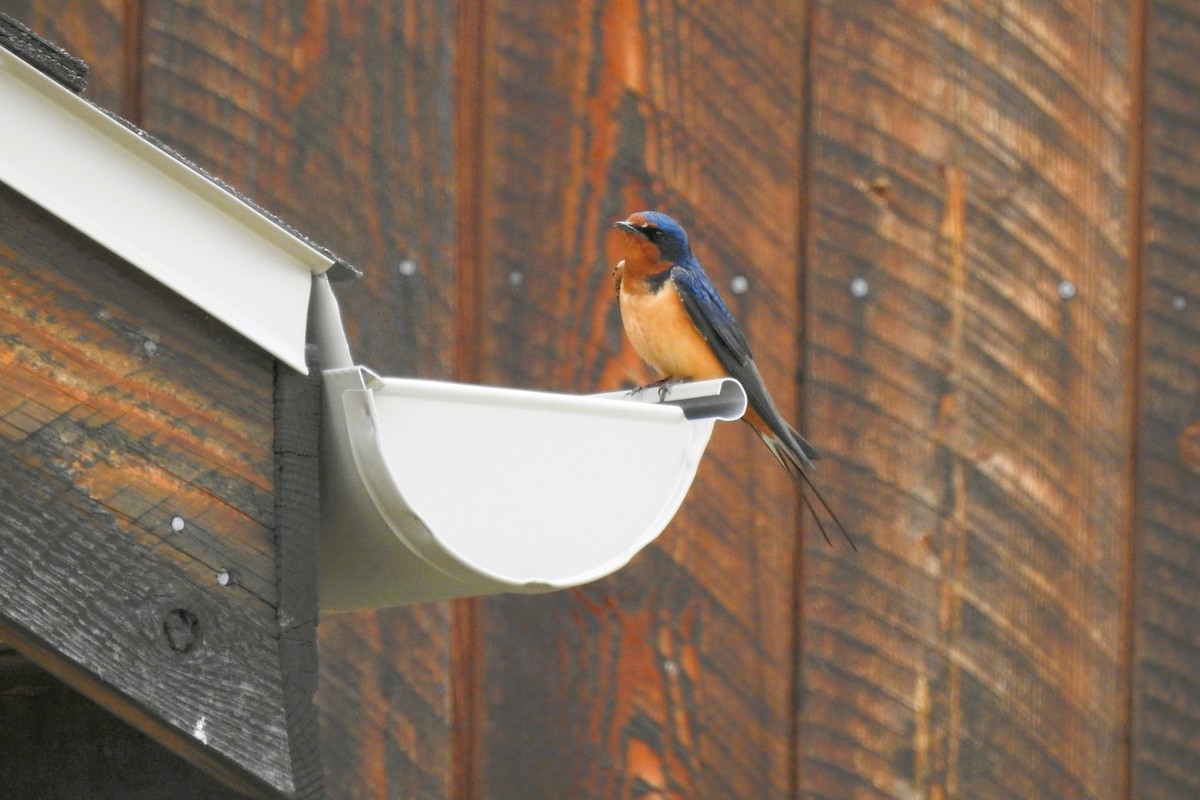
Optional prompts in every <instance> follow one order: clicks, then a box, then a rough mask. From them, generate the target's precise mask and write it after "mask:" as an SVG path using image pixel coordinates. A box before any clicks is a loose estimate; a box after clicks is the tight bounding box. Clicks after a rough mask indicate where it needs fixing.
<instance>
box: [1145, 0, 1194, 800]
mask: <svg viewBox="0 0 1200 800" xmlns="http://www.w3.org/2000/svg"><path fill="white" fill-rule="evenodd" d="M1146 51H1147V72H1146V126H1145V152H1144V170H1145V172H1144V175H1145V189H1144V198H1145V201H1144V202H1145V210H1144V217H1143V233H1144V237H1143V249H1142V267H1143V282H1142V294H1141V298H1142V302H1141V309H1140V320H1141V370H1140V375H1139V379H1138V380H1139V412H1140V413H1139V418H1138V453H1137V455H1138V472H1137V475H1138V486H1137V490H1138V506H1137V516H1136V525H1137V528H1136V533H1137V542H1138V558H1137V559H1136V561H1135V566H1136V570H1137V572H1136V584H1135V587H1136V597H1135V603H1134V609H1135V615H1134V659H1135V660H1134V665H1133V669H1134V717H1133V780H1132V784H1133V792H1132V796H1134V797H1137V798H1146V800H1160V799H1161V800H1166V798H1177V797H1194V796H1200V758H1198V757H1197V753H1198V752H1200V699H1198V698H1200V588H1198V583H1197V579H1196V575H1197V574H1198V573H1200V347H1198V346H1197V343H1200V272H1198V271H1197V269H1196V264H1197V260H1198V259H1200V166H1198V164H1197V161H1196V153H1197V152H1200V9H1197V7H1196V5H1195V4H1194V3H1187V2H1174V1H1172V0H1162V1H1160V2H1154V3H1152V4H1151V7H1150V14H1149V26H1148V29H1147V41H1146Z"/></svg>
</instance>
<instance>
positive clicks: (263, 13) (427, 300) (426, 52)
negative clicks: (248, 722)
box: [144, 0, 456, 800]
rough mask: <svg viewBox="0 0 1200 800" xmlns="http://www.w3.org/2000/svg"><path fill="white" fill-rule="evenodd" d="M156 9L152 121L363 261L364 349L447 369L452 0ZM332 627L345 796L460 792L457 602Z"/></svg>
mask: <svg viewBox="0 0 1200 800" xmlns="http://www.w3.org/2000/svg"><path fill="white" fill-rule="evenodd" d="M145 25H146V33H145V48H146V65H145V75H144V87H145V127H146V128H147V129H148V130H150V131H151V132H152V133H154V134H155V135H158V136H160V137H162V138H163V139H165V140H166V141H167V142H168V143H170V144H171V145H172V146H174V147H177V148H178V149H179V150H180V151H181V152H182V153H183V154H184V155H185V156H187V157H189V158H191V159H194V160H195V161H196V162H197V163H199V164H200V165H201V166H203V167H205V168H207V169H209V170H211V171H212V172H213V173H214V174H216V175H219V176H221V178H222V179H224V180H227V181H229V182H230V183H231V184H233V185H234V186H235V187H237V188H239V189H241V190H243V191H245V192H247V193H248V194H249V195H250V196H251V197H253V198H254V199H256V200H257V201H259V202H261V203H262V204H263V205H264V206H266V207H267V208H269V209H271V210H272V211H274V212H276V213H278V214H280V215H281V216H282V217H284V218H285V219H286V220H287V221H288V222H290V223H292V224H293V225H295V226H296V227H297V228H299V229H300V230H303V231H304V233H305V234H306V235H308V236H311V237H312V238H313V239H314V240H315V241H317V242H319V243H321V244H322V245H325V246H327V247H329V248H331V249H333V250H334V251H335V252H337V253H338V255H339V256H341V257H343V258H345V259H346V260H347V261H349V262H350V263H353V264H355V265H357V266H359V267H361V268H362V269H363V270H364V272H365V276H364V278H363V279H362V280H360V281H356V282H353V283H349V284H341V285H339V286H338V287H337V292H338V295H339V300H340V301H341V305H342V312H343V317H344V319H345V322H346V329H347V332H348V334H349V336H350V340H351V345H352V349H353V352H354V354H355V356H356V357H357V358H358V359H359V360H360V361H361V362H362V363H365V364H368V365H370V366H371V367H373V368H375V369H376V370H378V371H380V372H381V373H384V374H390V375H419V376H422V377H447V376H449V375H450V374H451V372H452V369H453V348H452V340H453V335H454V313H455V301H454V298H455V295H454V285H455V279H456V266H455V238H454V231H455V199H454V187H453V178H454V164H453V159H454V157H455V150H454V146H453V145H454V131H453V123H452V109H453V105H452V103H453V97H452V92H451V82H452V64H453V59H454V56H455V38H456V31H455V16H454V6H453V4H452V3H450V2H448V1H447V0H411V1H410V0H394V1H393V2H385V3H366V2H351V3H329V2H321V1H318V0H293V1H292V2H280V3H266V4H246V3H237V2H232V1H228V2H217V3H212V2H186V1H185V2H166V0H161V1H160V0H147V1H146V3H145ZM318 633H319V643H320V648H319V649H320V672H321V674H320V687H319V690H318V704H319V706H320V708H321V720H320V723H321V747H322V756H323V761H324V766H325V772H326V776H325V784H326V788H327V791H328V793H329V795H330V796H331V797H338V798H342V797H345V798H379V799H380V800H382V799H383V798H391V797H411V798H438V800H440V799H441V798H444V797H446V796H447V794H448V788H447V787H448V786H449V782H450V754H449V735H450V733H449V732H450V718H449V714H450V708H449V702H450V700H449V675H448V672H449V670H448V663H449V651H448V648H449V612H448V610H447V607H446V606H445V605H430V606H422V607H416V608H410V609H391V610H387V611H381V612H378V613H374V612H368V613H359V614H350V615H343V616H339V617H329V618H326V619H323V620H322V621H321V624H320V626H319V628H318Z"/></svg>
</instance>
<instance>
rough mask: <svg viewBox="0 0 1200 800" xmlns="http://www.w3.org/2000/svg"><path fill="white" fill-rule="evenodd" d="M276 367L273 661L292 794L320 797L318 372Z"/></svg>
mask: <svg viewBox="0 0 1200 800" xmlns="http://www.w3.org/2000/svg"><path fill="white" fill-rule="evenodd" d="M308 367H309V374H308V375H301V374H300V373H298V372H296V371H295V370H293V369H292V368H291V367H288V366H287V365H285V364H283V363H282V362H279V361H276V362H275V564H276V575H277V577H278V592H279V595H278V598H279V599H278V602H279V607H278V619H279V661H280V673H281V678H282V681H283V703H284V713H285V716H286V720H287V735H288V745H289V751H290V754H291V767H292V783H293V786H294V796H295V797H296V798H302V799H303V800H318V798H321V797H324V796H325V789H324V771H323V770H322V767H321V752H320V738H319V735H318V716H317V707H316V705H314V703H313V696H314V695H315V694H316V691H317V674H318V672H317V665H318V660H317V537H318V536H319V534H320V519H321V505H320V484H319V473H320V463H319V458H320V429H321V377H320V376H321V371H320V365H319V364H318V363H317V361H316V355H315V349H314V348H313V347H312V346H310V347H309V354H308Z"/></svg>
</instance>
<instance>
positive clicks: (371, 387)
mask: <svg viewBox="0 0 1200 800" xmlns="http://www.w3.org/2000/svg"><path fill="white" fill-rule="evenodd" d="M312 324H313V333H314V335H315V337H316V341H317V344H318V349H319V351H320V354H321V359H322V366H323V377H324V384H325V404H324V411H323V417H322V429H323V432H322V445H321V494H322V497H321V517H322V524H321V548H320V570H321V586H320V605H321V609H322V611H325V612H340V611H350V610H353V609H359V608H377V607H382V606H393V605H399V604H402V603H413V602H422V601H427V600H439V599H445V598H450V597H463V596H469V595H480V594H492V593H495V592H520V593H536V592H547V591H553V590H555V589H563V588H567V587H569V586H576V585H579V584H582V583H586V582H588V581H593V580H596V579H598V578H602V577H604V576H605V575H608V574H610V573H611V572H613V571H615V570H616V569H618V568H620V567H621V566H623V565H625V564H626V563H627V562H628V561H629V560H630V559H631V558H632V557H633V556H634V555H635V554H637V553H638V552H639V551H640V550H641V549H642V548H644V547H645V546H646V545H647V544H649V543H650V542H652V541H653V540H654V539H655V538H656V537H657V536H658V535H659V533H661V532H662V530H663V529H664V528H665V527H666V526H667V524H668V523H669V522H670V521H671V518H672V517H673V516H674V515H675V512H676V511H677V510H678V509H679V506H680V504H681V503H682V502H683V498H684V496H685V495H686V494H687V491H688V488H689V487H690V486H691V484H692V480H693V478H694V477H695V475H696V469H697V468H698V467H699V464H700V457H701V456H702V455H703V453H704V448H705V446H706V445H707V444H708V439H709V436H710V435H711V433H712V428H713V422H714V420H716V419H723V420H735V419H738V418H740V417H741V416H742V414H743V413H744V412H745V409H746V395H745V392H744V391H743V390H742V387H741V385H740V384H739V383H738V382H737V381H735V380H732V379H725V380H716V381H703V382H699V383H692V384H684V385H681V386H677V387H674V388H673V390H672V392H671V393H670V395H669V396H668V398H667V401H666V402H662V403H660V402H659V398H658V392H657V391H654V390H649V391H646V392H643V393H641V394H640V395H638V396H636V397H630V395H629V393H628V392H617V393H613V394H608V395H594V396H587V397H580V396H576V395H565V394H553V393H549V392H533V391H519V390H515V389H504V388H496V387H487V386H470V385H464V384H455V383H446V382H441V381H421V380H410V379H399V378H381V377H379V376H378V375H376V374H375V373H373V372H371V371H370V370H368V369H366V368H364V367H361V366H355V365H354V364H353V363H352V361H351V357H350V350H349V348H348V347H347V345H346V340H345V334H344V332H343V329H342V323H341V319H340V317H339V314H338V310H337V303H336V300H335V299H334V297H333V293H332V291H331V290H330V288H329V285H328V282H327V281H326V280H325V279H324V278H317V279H316V280H315V293H314V297H313V322H312Z"/></svg>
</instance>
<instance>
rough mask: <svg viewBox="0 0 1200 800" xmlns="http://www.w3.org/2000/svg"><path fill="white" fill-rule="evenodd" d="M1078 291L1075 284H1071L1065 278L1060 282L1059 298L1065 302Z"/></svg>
mask: <svg viewBox="0 0 1200 800" xmlns="http://www.w3.org/2000/svg"><path fill="white" fill-rule="evenodd" d="M1077 291H1078V290H1077V289H1076V288H1075V284H1073V283H1071V282H1070V281H1069V280H1067V279H1066V278H1063V279H1062V280H1061V281H1059V282H1058V296H1059V297H1061V298H1062V299H1063V300H1070V299H1071V298H1072V297H1074V296H1075V294H1076V292H1077Z"/></svg>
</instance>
